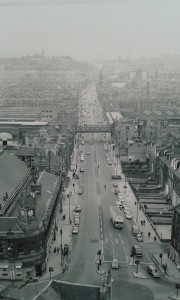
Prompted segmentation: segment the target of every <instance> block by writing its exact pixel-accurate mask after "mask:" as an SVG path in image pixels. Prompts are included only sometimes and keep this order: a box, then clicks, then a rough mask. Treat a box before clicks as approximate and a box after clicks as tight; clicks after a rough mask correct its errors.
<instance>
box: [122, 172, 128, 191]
mask: <svg viewBox="0 0 180 300" xmlns="http://www.w3.org/2000/svg"><path fill="white" fill-rule="evenodd" d="M123 187H124V194H126V189H127V185H126V173H125V172H124V186H123Z"/></svg>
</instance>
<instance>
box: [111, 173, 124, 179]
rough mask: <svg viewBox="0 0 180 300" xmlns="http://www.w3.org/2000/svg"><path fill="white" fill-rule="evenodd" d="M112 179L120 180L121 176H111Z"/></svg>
mask: <svg viewBox="0 0 180 300" xmlns="http://www.w3.org/2000/svg"><path fill="white" fill-rule="evenodd" d="M111 178H112V179H121V178H122V177H121V175H120V174H112V176H111Z"/></svg>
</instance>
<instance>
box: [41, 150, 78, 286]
mask: <svg viewBox="0 0 180 300" xmlns="http://www.w3.org/2000/svg"><path fill="white" fill-rule="evenodd" d="M77 153H78V151H77V147H76V146H75V148H74V152H73V155H72V163H71V169H74V168H75V166H76V165H77V159H78V155H77ZM77 189H78V180H74V179H73V178H72V179H70V180H69V182H68V185H67V187H66V190H65V193H64V196H63V200H62V201H63V204H62V208H63V212H62V213H61V214H60V213H59V210H57V213H56V222H55V223H56V226H55V228H56V229H55V230H54V229H52V233H51V245H50V249H49V254H48V257H47V267H46V272H44V273H43V275H42V276H41V277H40V278H39V281H43V280H47V279H53V278H58V279H60V278H61V277H62V276H63V275H64V274H65V271H66V270H67V269H68V263H69V261H70V255H71V251H72V220H73V210H74V208H75V206H76V204H77V201H78V195H77ZM70 192H71V193H72V194H71V197H70V199H69V197H68V196H67V195H68V194H69V193H70ZM69 213H70V214H69ZM64 215H65V216H66V219H63V216H64ZM61 230H62V235H61ZM54 231H55V240H54V238H53V237H54ZM65 244H67V245H68V247H69V253H68V256H65V257H64V256H63V255H61V254H62V252H61V250H60V249H61V245H62V248H64V245H65ZM50 269H51V270H52V271H51V272H50Z"/></svg>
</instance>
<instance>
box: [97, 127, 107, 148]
mask: <svg viewBox="0 0 180 300" xmlns="http://www.w3.org/2000/svg"><path fill="white" fill-rule="evenodd" d="M98 123H100V122H98ZM102 141H103V142H104V143H106V140H105V139H103V140H102Z"/></svg>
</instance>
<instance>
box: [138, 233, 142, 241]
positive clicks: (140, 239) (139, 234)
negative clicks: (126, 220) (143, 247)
mask: <svg viewBox="0 0 180 300" xmlns="http://www.w3.org/2000/svg"><path fill="white" fill-rule="evenodd" d="M136 240H137V241H138V242H143V237H142V234H141V233H137V234H136Z"/></svg>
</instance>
